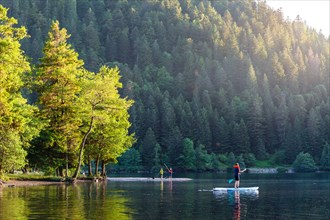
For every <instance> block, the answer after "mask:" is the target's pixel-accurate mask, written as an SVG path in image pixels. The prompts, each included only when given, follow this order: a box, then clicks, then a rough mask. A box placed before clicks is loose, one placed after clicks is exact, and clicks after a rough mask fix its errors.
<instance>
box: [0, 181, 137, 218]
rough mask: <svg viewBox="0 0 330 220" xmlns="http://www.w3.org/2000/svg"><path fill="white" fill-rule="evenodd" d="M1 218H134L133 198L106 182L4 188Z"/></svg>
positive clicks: (0, 199) (0, 204) (0, 209)
mask: <svg viewBox="0 0 330 220" xmlns="http://www.w3.org/2000/svg"><path fill="white" fill-rule="evenodd" d="M0 191H1V194H0V219H1V220H6V219H47V218H49V217H51V218H52V219H116V220H117V219H132V215H133V214H134V211H133V210H132V208H131V207H128V206H127V204H128V203H129V202H130V197H127V196H122V193H121V192H119V191H118V190H117V191H114V190H109V187H107V184H106V182H104V183H90V184H76V185H65V184H63V185H57V186H35V187H14V188H4V189H1V190H0Z"/></svg>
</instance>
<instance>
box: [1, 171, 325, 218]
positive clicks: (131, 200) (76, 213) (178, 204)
mask: <svg viewBox="0 0 330 220" xmlns="http://www.w3.org/2000/svg"><path fill="white" fill-rule="evenodd" d="M174 177H177V175H175V176H174ZM180 177H189V178H193V180H191V181H185V182H176V181H172V182H170V181H164V182H107V183H106V184H104V183H79V184H76V185H52V186H29V187H8V188H7V187H6V188H2V189H0V219H1V220H7V219H11V220H12V219H102V220H104V219H113V220H121V219H180V220H181V219H203V220H204V219H269V220H270V219H330V173H313V174H244V175H242V180H241V187H248V186H259V191H258V192H249V193H245V192H240V193H238V192H236V193H235V192H231V193H227V192H215V191H212V189H213V187H230V186H233V184H228V182H227V179H228V178H231V177H230V176H227V175H226V174H204V175H189V176H187V175H185V176H182V175H181V176H180Z"/></svg>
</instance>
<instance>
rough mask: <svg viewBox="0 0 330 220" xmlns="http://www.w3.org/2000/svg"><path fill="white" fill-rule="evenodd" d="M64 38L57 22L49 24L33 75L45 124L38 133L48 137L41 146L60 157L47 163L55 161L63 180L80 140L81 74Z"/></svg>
mask: <svg viewBox="0 0 330 220" xmlns="http://www.w3.org/2000/svg"><path fill="white" fill-rule="evenodd" d="M68 38H69V35H68V34H67V30H66V29H64V28H63V29H60V26H59V22H58V21H55V22H53V23H52V26H51V28H50V31H49V33H48V40H47V41H46V43H45V46H44V50H43V53H44V56H43V57H42V58H41V59H40V64H39V65H38V67H37V73H36V91H37V92H38V95H39V96H38V105H39V107H40V117H41V118H42V119H43V120H45V121H46V122H47V126H46V127H45V128H44V129H43V130H42V133H43V134H46V136H48V142H47V143H43V145H44V146H45V147H47V148H49V150H50V151H55V152H57V154H59V155H60V156H59V157H57V158H56V157H54V158H52V159H51V160H58V162H57V167H56V168H60V169H61V170H63V168H66V169H65V170H66V176H68V168H69V158H70V164H71V166H72V163H74V162H75V161H76V160H75V155H76V151H77V146H78V143H79V141H80V140H81V138H80V133H79V126H80V125H81V123H82V122H81V117H79V108H78V106H77V100H78V93H79V92H80V90H81V88H80V86H79V84H78V76H79V75H82V71H83V70H84V69H83V61H82V60H80V59H79V58H78V53H77V52H75V51H74V49H72V48H71V45H70V44H68V43H67V39H68ZM51 156H52V157H53V156H54V155H51Z"/></svg>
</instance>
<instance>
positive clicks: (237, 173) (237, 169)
mask: <svg viewBox="0 0 330 220" xmlns="http://www.w3.org/2000/svg"><path fill="white" fill-rule="evenodd" d="M240 174H241V168H240V167H239V164H238V163H236V164H235V165H234V175H235V188H236V189H237V188H238V187H239V179H240Z"/></svg>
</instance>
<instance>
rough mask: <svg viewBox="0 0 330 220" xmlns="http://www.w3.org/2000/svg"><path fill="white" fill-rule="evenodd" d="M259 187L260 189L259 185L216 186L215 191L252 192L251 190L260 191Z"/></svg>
mask: <svg viewBox="0 0 330 220" xmlns="http://www.w3.org/2000/svg"><path fill="white" fill-rule="evenodd" d="M258 189H259V186H254V187H242V188H233V187H231V188H226V187H216V188H213V191H243V192H250V191H258Z"/></svg>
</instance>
